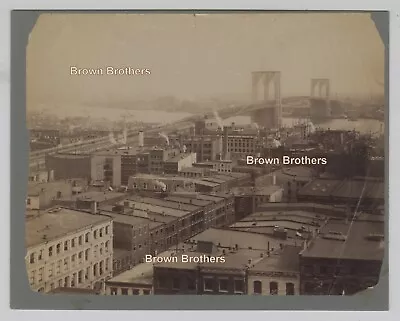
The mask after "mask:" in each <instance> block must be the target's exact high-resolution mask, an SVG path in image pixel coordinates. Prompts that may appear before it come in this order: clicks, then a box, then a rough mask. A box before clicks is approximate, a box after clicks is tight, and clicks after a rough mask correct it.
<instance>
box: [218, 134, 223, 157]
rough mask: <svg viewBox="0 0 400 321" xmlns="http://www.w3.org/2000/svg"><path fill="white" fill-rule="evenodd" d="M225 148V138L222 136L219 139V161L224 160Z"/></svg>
mask: <svg viewBox="0 0 400 321" xmlns="http://www.w3.org/2000/svg"><path fill="white" fill-rule="evenodd" d="M223 146H224V142H223V138H222V135H220V136H219V139H218V153H219V159H220V160H222V159H223V152H224V151H223Z"/></svg>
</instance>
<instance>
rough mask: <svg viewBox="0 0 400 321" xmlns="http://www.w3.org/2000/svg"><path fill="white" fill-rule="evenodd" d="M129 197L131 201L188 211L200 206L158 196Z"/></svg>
mask: <svg viewBox="0 0 400 321" xmlns="http://www.w3.org/2000/svg"><path fill="white" fill-rule="evenodd" d="M129 199H130V200H132V201H136V202H141V203H146V204H151V205H157V206H162V207H166V208H173V209H177V210H183V211H188V212H192V211H197V210H198V209H199V207H200V206H198V205H195V204H184V203H179V202H175V201H168V200H165V199H160V198H151V197H138V196H134V197H131V198H129Z"/></svg>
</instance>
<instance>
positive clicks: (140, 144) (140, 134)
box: [139, 130, 144, 147]
mask: <svg viewBox="0 0 400 321" xmlns="http://www.w3.org/2000/svg"><path fill="white" fill-rule="evenodd" d="M143 146H144V133H143V131H142V130H141V131H139V147H143Z"/></svg>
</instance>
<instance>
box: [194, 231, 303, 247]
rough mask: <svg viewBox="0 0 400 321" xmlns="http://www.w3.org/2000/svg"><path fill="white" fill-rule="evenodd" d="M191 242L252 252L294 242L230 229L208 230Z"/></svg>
mask: <svg viewBox="0 0 400 321" xmlns="http://www.w3.org/2000/svg"><path fill="white" fill-rule="evenodd" d="M191 240H195V241H206V242H213V243H214V244H215V245H219V244H220V246H222V247H227V248H229V247H235V246H236V244H237V245H238V248H239V249H249V248H251V249H253V250H262V251H267V250H268V244H269V247H270V249H271V248H278V247H279V246H280V244H292V243H293V244H294V242H295V241H294V240H280V239H276V238H273V237H270V236H267V235H264V234H258V233H252V232H243V231H238V230H232V229H217V228H209V229H207V230H205V231H203V232H201V233H199V234H197V235H196V236H194V237H192V238H191Z"/></svg>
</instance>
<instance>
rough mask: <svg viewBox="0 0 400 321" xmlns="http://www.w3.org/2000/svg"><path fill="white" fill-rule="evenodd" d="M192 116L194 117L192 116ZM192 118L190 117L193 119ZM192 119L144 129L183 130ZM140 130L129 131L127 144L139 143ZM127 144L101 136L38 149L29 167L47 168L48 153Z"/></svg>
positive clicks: (149, 131)
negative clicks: (112, 141)
mask: <svg viewBox="0 0 400 321" xmlns="http://www.w3.org/2000/svg"><path fill="white" fill-rule="evenodd" d="M191 118H192V117H191ZM191 118H190V119H191ZM190 119H184V120H181V121H177V122H175V123H172V124H168V125H165V126H159V127H156V128H151V129H148V130H143V132H144V134H145V135H146V134H147V135H148V134H154V133H157V132H161V131H162V132H164V133H166V134H168V133H169V132H171V131H174V130H177V129H179V130H183V129H185V128H189V127H190V126H192V123H191V122H190ZM138 131H139V128H137V129H135V130H130V131H129V132H128V133H127V144H129V145H131V146H133V145H136V144H137V143H138ZM124 145H125V144H122V143H117V144H115V143H111V142H110V138H109V137H108V136H107V137H100V138H96V139H90V140H86V141H83V142H80V143H73V144H69V145H66V146H62V147H56V148H50V149H46V150H41V151H36V152H34V153H30V155H29V169H30V170H42V169H44V168H45V157H46V155H51V154H55V153H68V152H75V153H93V152H95V151H102V150H106V149H109V148H111V147H113V148H118V147H122V146H124Z"/></svg>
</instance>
